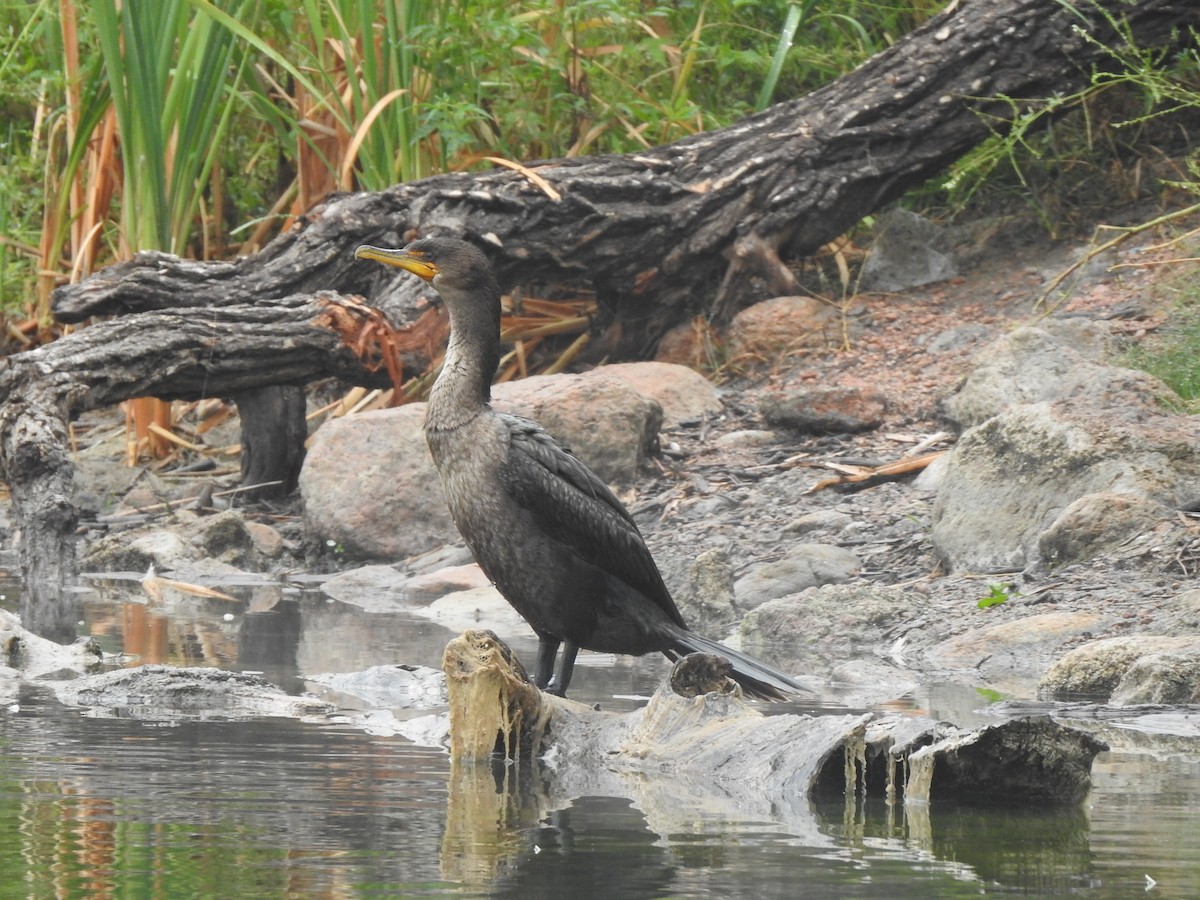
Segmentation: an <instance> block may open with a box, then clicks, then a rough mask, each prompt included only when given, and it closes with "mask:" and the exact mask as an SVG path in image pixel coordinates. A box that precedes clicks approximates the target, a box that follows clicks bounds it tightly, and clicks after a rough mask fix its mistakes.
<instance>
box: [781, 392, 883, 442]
mask: <svg viewBox="0 0 1200 900" xmlns="http://www.w3.org/2000/svg"><path fill="white" fill-rule="evenodd" d="M887 407H888V403H887V398H886V397H884V396H883V394H880V393H877V392H876V391H870V390H864V389H862V388H857V387H837V386H834V387H808V386H804V385H803V384H801V385H798V386H794V387H787V386H785V387H784V388H783V389H781V390H778V391H773V392H771V393H769V394H767V395H765V396H764V397H763V398H762V399H761V400H759V403H758V409H759V412H761V413H762V415H763V418H764V419H766V421H767V424H768V425H775V426H779V427H784V428H791V429H793V430H795V431H799V432H802V433H804V434H845V433H847V432H857V431H869V430H870V429H872V428H878V427H879V425H880V424H881V423H882V422H883V417H884V415H885V413H886V412H887Z"/></svg>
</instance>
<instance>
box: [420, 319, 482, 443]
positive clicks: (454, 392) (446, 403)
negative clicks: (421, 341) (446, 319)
mask: <svg viewBox="0 0 1200 900" xmlns="http://www.w3.org/2000/svg"><path fill="white" fill-rule="evenodd" d="M447 306H448V307H449V309H450V343H449V345H448V346H447V347H446V359H445V361H444V362H443V363H442V371H441V372H440V373H439V374H438V377H437V380H436V381H435V382H434V383H433V388H432V389H431V390H430V392H429V407H428V410H427V412H426V416H425V428H426V430H432V431H442V430H449V429H452V428H457V427H459V426H461V425H465V424H466V423H467V422H469V421H470V420H471V419H473V418H475V417H476V416H477V415H479V413H480V412H482V411H483V410H484V409H487V408H488V407H489V405H490V403H491V399H492V378H493V377H494V376H495V374H496V366H497V365H499V363H500V302H499V299H498V298H497V299H496V301H495V302H494V303H491V304H487V305H486V306H484V305H482V304H471V305H470V306H466V307H463V306H461V305H451V304H449V303H448V304H447ZM493 310H494V312H493Z"/></svg>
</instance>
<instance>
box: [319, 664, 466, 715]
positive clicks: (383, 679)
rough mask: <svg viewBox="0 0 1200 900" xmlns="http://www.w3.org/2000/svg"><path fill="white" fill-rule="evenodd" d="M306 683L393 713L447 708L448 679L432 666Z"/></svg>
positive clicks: (341, 675) (324, 677) (325, 677)
mask: <svg viewBox="0 0 1200 900" xmlns="http://www.w3.org/2000/svg"><path fill="white" fill-rule="evenodd" d="M305 681H310V682H313V683H314V684H319V685H321V686H322V687H324V688H328V689H329V690H333V691H337V692H338V693H341V694H349V695H350V696H352V697H357V698H358V699H360V700H364V701H366V703H368V704H369V705H371V706H377V707H386V708H389V709H428V708H429V707H433V706H444V705H445V704H446V676H445V674H443V673H442V672H441V671H439V670H438V669H431V668H429V667H428V666H371V667H370V668H369V669H364V670H363V671H361V672H346V673H336V672H329V673H322V674H318V675H309V676H307V677H306V678H305Z"/></svg>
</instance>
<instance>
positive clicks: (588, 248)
mask: <svg viewBox="0 0 1200 900" xmlns="http://www.w3.org/2000/svg"><path fill="white" fill-rule="evenodd" d="M1118 19H1123V20H1125V21H1126V22H1127V25H1128V31H1127V33H1128V35H1129V37H1130V38H1131V39H1132V40H1133V41H1135V42H1137V44H1138V45H1139V46H1161V45H1164V44H1170V43H1172V42H1178V41H1181V40H1184V39H1186V38H1187V30H1186V29H1187V28H1188V27H1189V26H1193V27H1194V26H1197V25H1200V5H1197V4H1195V3H1191V2H1185V0H1137V2H1133V3H1130V2H1128V0H1079V2H1077V3H1074V4H1068V3H1059V2H1053V0H962V2H960V3H957V4H952V5H951V8H950V9H949V10H948V11H947V12H945V13H943V14H941V15H938V16H936V17H934V18H933V19H931V20H930V21H929V22H927V23H926V24H925V25H924V26H922V27H921V28H919V29H917V30H916V31H914V32H913V33H912V34H910V35H908V36H906V37H904V38H902V39H901V40H899V41H897V42H896V44H895V45H893V46H892V47H891V48H889V49H887V50H885V51H883V52H882V53H879V54H877V55H876V56H874V57H872V58H871V59H870V60H868V61H867V62H866V63H864V64H863V65H862V66H860V67H859V68H858V69H857V70H855V71H854V72H852V73H850V74H849V75H846V76H845V77H843V78H840V79H838V80H837V81H835V82H833V83H831V84H829V85H827V86H825V87H824V88H821V89H820V90H818V91H815V92H813V93H812V94H810V95H808V96H806V97H803V98H800V99H797V100H793V101H790V102H786V103H781V104H778V105H776V106H774V107H772V108H770V109H768V110H766V111H764V112H762V113H759V114H757V115H753V116H750V117H748V118H746V119H744V120H743V121H741V122H738V123H737V124H735V125H733V126H731V127H728V128H724V129H720V130H717V131H712V132H707V133H703V134H698V135H694V136H692V137H689V138H686V139H685V140H682V141H679V142H678V143H675V144H671V145H669V146H664V147H656V148H653V149H650V150H646V151H643V152H640V153H631V154H626V155H622V156H604V157H587V158H576V159H560V160H553V161H547V162H541V163H530V164H529V167H530V168H532V169H536V172H537V175H538V176H540V178H541V179H543V180H544V181H545V182H546V183H548V184H549V185H550V186H551V188H552V189H553V194H554V196H552V195H551V194H550V193H547V192H545V191H544V190H543V189H542V188H541V187H539V186H538V185H537V184H535V183H533V182H532V181H531V180H530V179H529V178H527V177H526V175H525V174H522V173H521V172H516V171H512V170H510V169H506V168H505V169H497V170H494V171H491V172H485V173H481V174H472V173H460V174H452V175H440V176H435V177H433V178H426V179H423V180H421V181H418V182H412V183H409V184H401V185H397V186H396V187H394V188H391V189H389V190H387V191H383V192H381V193H373V194H350V195H341V196H336V197H331V198H330V199H328V200H327V201H326V202H325V203H324V204H323V205H322V206H321V207H319V208H317V209H315V210H313V211H312V213H311V214H310V216H309V217H308V219H307V221H306V222H305V224H304V225H303V226H302V227H301V228H298V229H296V230H295V231H292V232H290V233H288V234H286V235H283V236H281V237H280V238H278V239H277V240H275V241H274V242H272V244H270V245H269V246H268V247H267V248H266V249H264V250H263V251H262V252H261V253H259V254H258V255H256V256H254V257H250V258H248V259H245V260H242V261H239V262H237V263H214V264H209V265H207V266H206V265H203V264H198V263H182V262H169V261H168V260H167V259H165V258H164V257H163V256H162V255H158V254H156V255H152V256H143V257H139V258H138V259H137V260H134V261H133V262H132V263H128V264H125V265H124V266H122V267H121V268H120V269H119V270H118V269H117V268H115V267H114V269H113V270H110V272H108V273H104V272H102V273H99V274H98V275H96V276H93V277H92V278H91V279H89V280H88V281H85V282H83V283H82V284H78V285H70V286H67V287H63V288H60V289H59V290H58V291H57V292H56V294H55V301H54V309H55V313H56V314H57V315H58V316H59V317H60V318H62V319H63V320H64V321H78V320H79V319H82V318H85V317H87V316H89V315H94V314H97V313H106V312H114V311H118V310H133V309H145V308H148V307H152V306H168V305H174V304H176V303H179V302H181V301H182V302H187V303H189V304H193V305H219V304H222V303H226V302H235V303H244V302H251V301H253V300H256V299H267V298H271V297H279V296H283V295H285V294H291V293H304V292H310V291H314V290H320V289H336V290H341V291H344V292H347V293H360V294H363V295H364V296H367V297H369V298H371V300H372V302H373V303H376V304H378V305H382V306H384V307H385V308H387V309H388V311H389V314H391V315H393V317H394V318H396V319H397V320H398V321H399V322H400V323H403V322H406V321H411V319H412V318H413V316H414V312H415V310H416V309H417V308H418V307H417V306H416V305H415V304H416V301H417V299H418V298H420V297H422V296H427V295H428V293H429V289H428V287H427V286H425V285H423V284H421V283H417V282H416V280H415V279H411V278H406V277H403V276H401V277H395V276H394V274H391V273H388V272H387V271H386V270H381V269H380V267H377V266H369V265H367V264H365V263H361V262H355V260H354V258H353V251H354V248H355V247H356V246H357V245H358V244H364V243H370V244H381V245H391V246H397V245H401V244H403V243H404V242H405V238H406V237H407V236H409V235H410V234H414V233H422V234H428V233H432V232H435V231H439V230H441V231H451V232H455V233H470V234H472V235H474V236H475V237H476V238H477V239H478V240H479V241H480V242H481V243H482V244H484V245H485V246H487V247H488V248H489V249H490V253H491V256H492V259H493V262H494V264H495V266H496V267H497V270H498V275H499V277H500V281H501V284H502V286H505V287H511V286H513V285H515V284H518V283H545V282H570V283H575V284H587V285H589V286H590V287H593V288H594V289H595V290H596V291H597V294H598V296H599V298H600V300H601V301H602V304H603V305H604V306H605V308H606V309H607V311H608V314H609V316H611V317H613V318H615V319H616V320H618V321H620V322H623V323H626V327H625V328H623V329H621V333H620V335H619V340H618V346H617V352H618V355H625V356H629V355H641V354H645V353H646V352H648V351H649V350H651V349H652V348H653V346H654V345H655V343H656V342H657V340H658V339H659V337H661V335H662V334H663V333H664V332H665V331H666V330H667V329H668V328H669V327H671V326H672V325H673V324H676V323H678V322H681V321H684V320H685V319H687V318H688V317H690V316H691V315H693V314H695V313H697V312H706V313H710V314H712V313H717V314H718V315H719V316H723V315H728V314H729V313H731V312H732V311H734V310H735V309H736V308H737V305H738V304H737V288H738V285H739V282H740V281H741V279H742V278H744V277H745V275H746V274H748V273H749V272H759V273H762V272H766V273H768V274H774V275H777V276H778V277H779V278H780V279H782V283H784V284H786V283H787V279H788V278H789V276H788V274H787V272H786V269H785V267H783V265H782V264H781V262H780V257H785V258H786V257H791V256H797V255H803V254H807V253H811V252H812V251H814V250H816V249H818V248H819V247H821V246H822V245H823V244H825V243H826V242H828V241H830V240H831V239H833V238H835V237H837V236H838V235H839V234H841V233H842V232H843V231H845V229H846V228H847V227H849V226H850V225H852V224H853V223H855V222H856V221H858V220H859V219H860V218H861V217H862V216H864V215H866V214H867V213H870V212H871V211H872V210H875V209H877V208H878V207H879V206H880V205H882V204H884V203H887V202H888V201H890V200H892V199H895V198H896V197H898V196H900V195H901V194H902V193H903V192H904V191H905V190H907V189H908V188H910V187H912V186H914V185H916V184H919V183H921V182H923V181H924V180H926V179H928V178H930V177H932V176H934V175H936V174H937V173H939V172H941V171H942V170H943V169H944V168H945V166H946V165H947V164H948V163H949V162H951V161H952V160H954V159H956V158H958V157H959V156H961V155H962V154H963V153H965V152H966V151H967V150H969V149H970V148H972V147H974V146H975V145H976V144H978V143H979V142H981V141H982V140H983V139H984V138H986V137H987V136H988V135H989V134H990V133H992V131H993V130H996V129H1002V128H1003V127H1004V125H1005V123H1007V122H1009V121H1010V120H1011V119H1012V117H1013V116H1014V115H1015V114H1016V113H1017V112H1018V111H1019V110H1020V109H1021V108H1022V107H1025V106H1031V105H1034V104H1035V103H1036V101H1035V100H1032V99H1030V100H1025V99H1024V98H1045V97H1051V96H1054V95H1060V96H1061V95H1062V94H1064V93H1070V92H1072V91H1075V90H1077V89H1079V88H1081V87H1083V86H1084V85H1086V84H1087V83H1088V80H1089V78H1090V75H1091V72H1092V71H1093V69H1094V68H1103V67H1105V66H1111V65H1112V64H1113V59H1112V57H1111V55H1110V54H1109V52H1108V50H1107V49H1106V47H1109V46H1111V47H1120V46H1122V45H1123V44H1124V43H1125V37H1124V35H1123V33H1122V32H1121V31H1120V30H1119V28H1118V27H1117V26H1116V21H1117V20H1118ZM995 98H1017V99H1016V100H1014V101H1013V102H1010V101H1009V100H1006V99H995ZM634 323H636V326H635V325H634Z"/></svg>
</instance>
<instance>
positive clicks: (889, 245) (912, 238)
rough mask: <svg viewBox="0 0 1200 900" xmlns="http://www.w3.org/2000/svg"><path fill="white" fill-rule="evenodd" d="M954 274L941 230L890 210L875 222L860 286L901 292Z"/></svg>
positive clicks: (912, 215) (914, 216)
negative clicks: (873, 235)
mask: <svg viewBox="0 0 1200 900" xmlns="http://www.w3.org/2000/svg"><path fill="white" fill-rule="evenodd" d="M956 274H958V273H957V269H956V267H955V265H954V260H953V259H952V258H951V257H950V256H949V255H948V254H947V253H946V241H945V236H944V235H943V233H942V230H941V229H940V228H939V227H938V226H937V225H935V224H934V223H933V222H931V221H930V220H929V219H926V218H924V217H923V216H919V215H917V214H916V213H914V212H910V211H909V210H907V209H901V208H900V207H893V208H892V209H889V210H887V211H885V212H883V213H881V214H880V215H879V217H878V218H877V219H876V223H875V240H874V242H873V243H872V245H871V252H870V254H869V255H868V256H867V259H866V261H865V262H864V263H863V267H862V272H861V274H860V276H859V286H860V287H861V288H862V289H863V290H865V291H904V290H908V289H909V288H912V287H919V286H921V285H923V284H932V283H933V282H936V281H945V280H946V279H947V278H953V277H954V276H955V275H956Z"/></svg>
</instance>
